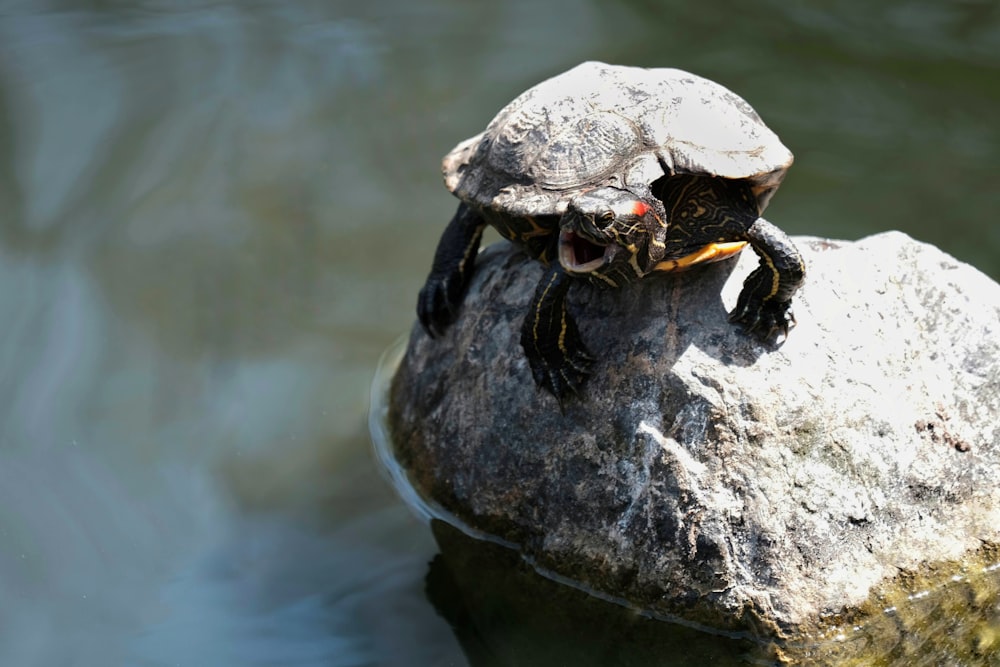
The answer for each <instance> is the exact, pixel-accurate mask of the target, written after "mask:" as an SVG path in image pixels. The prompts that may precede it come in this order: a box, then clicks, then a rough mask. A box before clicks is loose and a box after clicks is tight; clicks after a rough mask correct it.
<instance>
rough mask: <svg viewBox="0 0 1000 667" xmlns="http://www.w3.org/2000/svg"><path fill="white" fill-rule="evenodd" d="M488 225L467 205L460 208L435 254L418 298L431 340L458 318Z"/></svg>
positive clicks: (445, 231)
mask: <svg viewBox="0 0 1000 667" xmlns="http://www.w3.org/2000/svg"><path fill="white" fill-rule="evenodd" d="M485 226H486V222H485V221H484V220H483V218H482V216H481V215H480V214H479V213H478V212H476V211H475V210H474V209H472V208H471V207H470V206H468V205H467V204H465V203H462V204H460V205H459V207H458V210H457V211H456V212H455V217H453V218H452V219H451V222H449V223H448V227H446V228H445V230H444V234H442V235H441V240H440V241H438V247H437V251H436V252H435V253H434V263H433V264H432V265H431V273H430V275H429V276H427V282H426V283H424V286H423V288H422V289H421V290H420V296H419V298H418V299H417V316H418V317H419V318H420V324H422V325H423V327H424V330H425V331H426V332H427V333H428V334H429V335H430V336H432V337H437V336H440V335H441V334H442V333H444V330H445V329H446V328H447V327H448V325H449V324H451V323H452V322H454V321H455V318H456V317H457V316H458V309H459V307H460V306H461V305H462V299H463V298H464V297H465V290H466V289H467V288H468V286H469V279H470V278H471V277H472V265H473V263H474V262H475V259H476V252H477V251H478V250H479V242H480V241H481V240H482V238H483V228H484V227H485Z"/></svg>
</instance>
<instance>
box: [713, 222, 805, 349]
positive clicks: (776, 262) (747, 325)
mask: <svg viewBox="0 0 1000 667" xmlns="http://www.w3.org/2000/svg"><path fill="white" fill-rule="evenodd" d="M746 240H747V241H749V243H750V245H751V246H752V247H753V249H754V251H755V252H756V253H757V254H758V255H759V256H760V266H758V267H757V268H756V269H754V270H753V272H751V273H750V275H749V276H747V279H746V280H745V281H744V282H743V291H741V292H740V296H739V298H738V299H737V300H736V308H734V309H733V312H732V313H730V315H729V320H730V321H731V322H736V323H737V324H739V325H740V326H742V327H743V328H744V329H745V330H746V331H747V332H748V333H751V334H754V335H756V336H758V337H759V338H761V339H762V340H771V339H772V338H773V337H774V336H776V335H777V334H779V333H780V334H781V335H782V336H787V335H788V328H789V326H790V325H791V324H793V323H794V322H795V317H794V315H793V314H792V311H791V301H792V295H793V294H795V292H796V290H798V289H799V287H800V286H801V285H802V281H803V279H804V278H805V270H806V267H805V263H804V262H803V261H802V256H801V255H800V254H799V251H798V250H797V249H796V248H795V246H794V245H793V244H792V241H791V239H789V238H788V236H787V235H786V234H785V233H784V232H783V231H781V230H780V229H778V228H777V227H775V226H774V225H772V224H771V223H770V222H768V221H767V220H764V219H763V218H758V219H757V220H756V221H755V222H754V223H753V224H752V225H751V226H750V228H749V229H747V231H746Z"/></svg>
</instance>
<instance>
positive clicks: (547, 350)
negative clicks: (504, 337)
mask: <svg viewBox="0 0 1000 667" xmlns="http://www.w3.org/2000/svg"><path fill="white" fill-rule="evenodd" d="M571 282H572V278H570V277H569V276H568V275H566V272H565V271H564V270H563V269H562V267H561V266H559V265H558V264H553V265H552V266H550V267H549V268H547V269H546V271H545V275H543V276H542V280H541V282H539V283H538V287H537V288H536V289H535V295H534V296H533V297H532V299H531V305H530V306H529V311H528V314H527V316H526V317H525V318H524V324H523V325H522V326H521V347H522V348H524V355H525V356H526V357H527V358H528V364H529V365H530V366H531V374H532V376H534V378H535V384H536V385H538V386H539V387H542V388H544V389H546V390H548V391H549V392H550V393H551V394H552V395H553V396H555V397H556V399H557V400H558V401H559V405H560V406H562V403H563V399H564V398H566V396H567V395H568V394H569V392H573V393H574V394H579V392H580V388H581V387H582V386H583V383H584V382H585V381H586V379H587V376H588V375H590V366H591V363H592V362H593V358H592V357H591V356H590V354H589V353H588V352H587V348H586V347H585V346H584V344H583V341H582V340H580V334H579V332H578V331H577V328H576V322H575V321H574V320H573V317H572V316H571V315H570V314H569V312H568V311H567V310H566V293H567V292H568V291H569V286H570V284H571Z"/></svg>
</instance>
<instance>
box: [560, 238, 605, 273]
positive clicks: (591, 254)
mask: <svg viewBox="0 0 1000 667" xmlns="http://www.w3.org/2000/svg"><path fill="white" fill-rule="evenodd" d="M607 249H608V246H606V245H600V244H597V243H594V242H593V241H591V240H590V239H587V238H584V237H583V236H580V235H579V234H577V233H576V232H574V231H571V230H568V229H563V230H561V231H560V232H559V263H560V264H562V267H563V268H564V269H566V270H567V271H570V272H572V273H590V272H591V271H596V270H597V269H599V268H601V267H602V266H604V264H605V255H606V253H607Z"/></svg>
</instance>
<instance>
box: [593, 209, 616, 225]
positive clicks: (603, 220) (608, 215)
mask: <svg viewBox="0 0 1000 667" xmlns="http://www.w3.org/2000/svg"><path fill="white" fill-rule="evenodd" d="M614 220H615V212H614V211H612V210H607V211H604V212H603V213H601V214H600V215H599V216H597V222H598V223H599V224H600V225H601V227H607V226H608V225H610V224H611V223H612V222H614Z"/></svg>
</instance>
